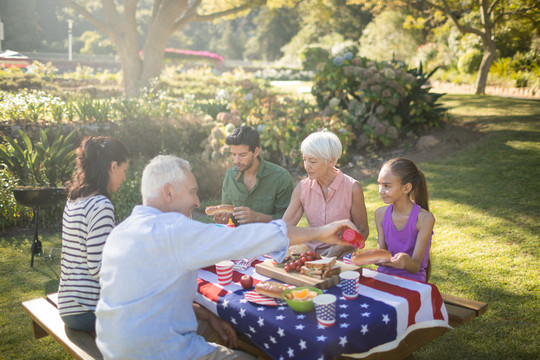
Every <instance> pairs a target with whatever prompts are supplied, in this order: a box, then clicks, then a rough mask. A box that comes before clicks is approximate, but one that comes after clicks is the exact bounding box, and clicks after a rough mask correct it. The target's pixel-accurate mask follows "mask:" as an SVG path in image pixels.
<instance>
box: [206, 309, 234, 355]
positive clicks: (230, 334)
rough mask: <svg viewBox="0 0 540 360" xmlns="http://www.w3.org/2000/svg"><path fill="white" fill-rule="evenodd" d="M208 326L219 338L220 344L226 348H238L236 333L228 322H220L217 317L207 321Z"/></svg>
mask: <svg viewBox="0 0 540 360" xmlns="http://www.w3.org/2000/svg"><path fill="white" fill-rule="evenodd" d="M208 321H209V323H210V325H211V326H212V328H213V329H214V330H216V332H217V333H218V334H219V336H220V337H221V340H222V342H221V344H222V345H224V346H226V347H228V348H236V347H237V346H238V337H237V335H236V331H235V330H234V328H233V327H232V325H231V324H229V323H228V322H226V321H224V320H221V319H220V318H218V317H217V316H215V315H214V316H212V317H210V319H208Z"/></svg>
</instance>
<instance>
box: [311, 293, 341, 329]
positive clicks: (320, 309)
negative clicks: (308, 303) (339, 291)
mask: <svg viewBox="0 0 540 360" xmlns="http://www.w3.org/2000/svg"><path fill="white" fill-rule="evenodd" d="M336 300H337V298H336V297H335V296H334V295H332V294H323V295H318V296H315V297H314V298H313V305H314V306H315V314H316V315H317V322H318V323H319V324H321V325H323V326H332V325H334V324H335V323H336Z"/></svg>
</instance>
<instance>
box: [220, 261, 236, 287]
mask: <svg viewBox="0 0 540 360" xmlns="http://www.w3.org/2000/svg"><path fill="white" fill-rule="evenodd" d="M233 265H234V264H233V262H232V261H229V260H225V261H220V262H218V263H217V264H216V274H217V277H218V284H219V285H221V286H226V285H229V284H230V283H231V282H232V276H233Z"/></svg>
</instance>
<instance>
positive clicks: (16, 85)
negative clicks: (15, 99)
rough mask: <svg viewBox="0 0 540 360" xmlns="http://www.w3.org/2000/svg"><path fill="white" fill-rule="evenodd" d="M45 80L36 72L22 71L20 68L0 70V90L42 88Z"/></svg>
mask: <svg viewBox="0 0 540 360" xmlns="http://www.w3.org/2000/svg"><path fill="white" fill-rule="evenodd" d="M44 87H45V82H44V81H43V80H42V79H41V78H40V77H39V76H37V75H36V74H31V73H24V72H22V70H21V69H18V68H17V69H12V68H9V69H1V70H0V90H4V91H16V90H19V89H42V88H44Z"/></svg>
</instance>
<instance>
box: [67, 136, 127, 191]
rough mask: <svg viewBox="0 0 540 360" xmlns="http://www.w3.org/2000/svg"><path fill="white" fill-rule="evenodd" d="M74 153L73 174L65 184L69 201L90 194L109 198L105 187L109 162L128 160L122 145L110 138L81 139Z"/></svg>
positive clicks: (92, 137)
mask: <svg viewBox="0 0 540 360" xmlns="http://www.w3.org/2000/svg"><path fill="white" fill-rule="evenodd" d="M75 153H76V154H77V158H76V160H75V172H74V174H73V177H72V179H71V181H70V182H69V183H68V184H67V186H68V188H69V193H68V197H69V199H70V200H75V199H77V198H80V197H85V196H88V195H90V194H92V193H97V194H99V195H105V196H107V197H109V193H108V192H107V186H108V184H109V169H110V166H111V162H113V161H116V162H117V163H118V164H122V163H124V162H126V161H127V160H128V158H129V152H128V151H127V149H126V147H125V146H124V144H122V142H120V141H119V140H117V139H114V138H111V137H106V136H97V137H94V136H90V137H86V138H84V139H83V141H82V143H81V146H80V147H79V148H77V150H76V151H75Z"/></svg>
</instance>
